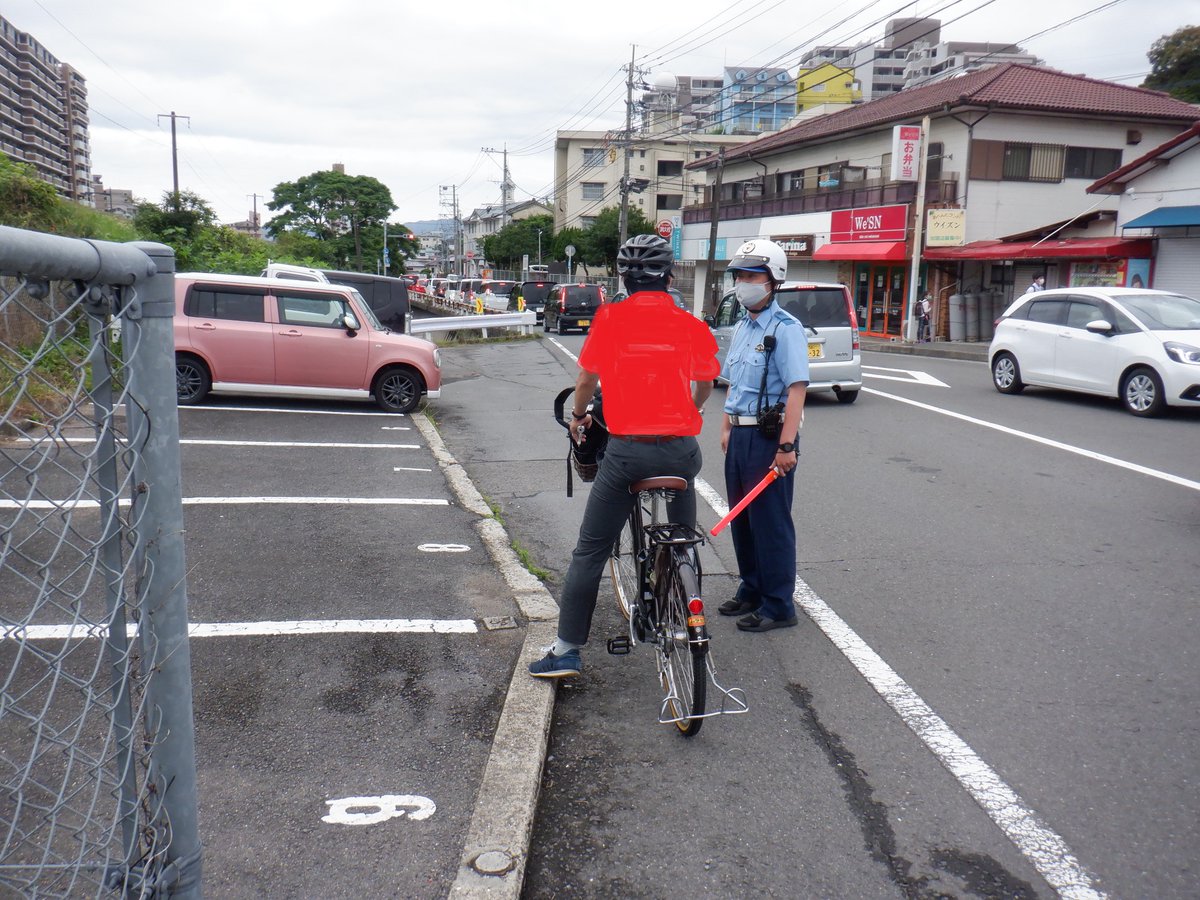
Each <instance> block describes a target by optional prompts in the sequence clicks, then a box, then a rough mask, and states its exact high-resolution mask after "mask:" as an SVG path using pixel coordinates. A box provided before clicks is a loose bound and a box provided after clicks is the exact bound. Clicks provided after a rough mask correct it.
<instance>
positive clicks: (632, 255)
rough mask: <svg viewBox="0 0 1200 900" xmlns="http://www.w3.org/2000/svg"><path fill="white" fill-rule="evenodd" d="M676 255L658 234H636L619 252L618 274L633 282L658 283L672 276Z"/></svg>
mask: <svg viewBox="0 0 1200 900" xmlns="http://www.w3.org/2000/svg"><path fill="white" fill-rule="evenodd" d="M674 264H675V254H674V253H672V252H671V245H670V244H668V243H667V242H666V241H664V240H663V239H662V238H660V237H659V236H658V235H657V234H635V235H634V236H633V237H631V238H630V239H629V240H627V241H626V242H625V243H624V244H622V245H621V249H620V250H618V251H617V273H618V274H619V275H621V277H623V278H627V279H629V280H631V281H656V280H658V279H660V278H666V277H667V276H668V275H670V274H671V267H672V266H673V265H674Z"/></svg>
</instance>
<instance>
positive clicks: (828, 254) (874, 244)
mask: <svg viewBox="0 0 1200 900" xmlns="http://www.w3.org/2000/svg"><path fill="white" fill-rule="evenodd" d="M813 259H849V260H860V259H861V260H874V259H894V260H905V259H908V253H907V252H906V251H905V249H904V241H846V242H844V243H837V244H824V245H823V246H820V247H818V248H817V249H816V250H814V251H813Z"/></svg>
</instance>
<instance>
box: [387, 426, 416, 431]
mask: <svg viewBox="0 0 1200 900" xmlns="http://www.w3.org/2000/svg"><path fill="white" fill-rule="evenodd" d="M379 430H380V431H412V429H411V428H409V427H408V426H407V425H381V426H380V427H379Z"/></svg>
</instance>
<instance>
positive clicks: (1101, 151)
mask: <svg viewBox="0 0 1200 900" xmlns="http://www.w3.org/2000/svg"><path fill="white" fill-rule="evenodd" d="M1120 167H1121V151H1120V150H1110V149H1108V148H1107V147H1068V148H1067V160H1066V165H1065V167H1064V171H1063V176H1064V177H1066V178H1087V179H1091V180H1095V179H1097V178H1103V177H1104V176H1105V175H1107V174H1108V173H1109V172H1112V171H1114V170H1115V169H1119V168H1120Z"/></svg>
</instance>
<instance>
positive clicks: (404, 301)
mask: <svg viewBox="0 0 1200 900" xmlns="http://www.w3.org/2000/svg"><path fill="white" fill-rule="evenodd" d="M322 271H323V272H324V273H325V277H326V278H328V279H329V283H330V284H344V285H348V286H349V287H352V288H355V289H356V290H357V291H358V292H359V293H360V294H362V295H363V297H364V298H365V299H366V301H367V305H369V306H370V307H371V310H372V311H373V312H374V313H375V315H376V317H377V318H378V319H379V321H380V322H381V323H382V324H383V326H384V327H385V328H390V329H391V330H392V331H394V332H396V333H397V334H404V333H406V332H407V330H408V313H409V305H408V285H407V284H405V282H404V279H403V278H393V277H391V276H390V275H369V274H367V273H366V272H337V271H332V270H329V269H322Z"/></svg>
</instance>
